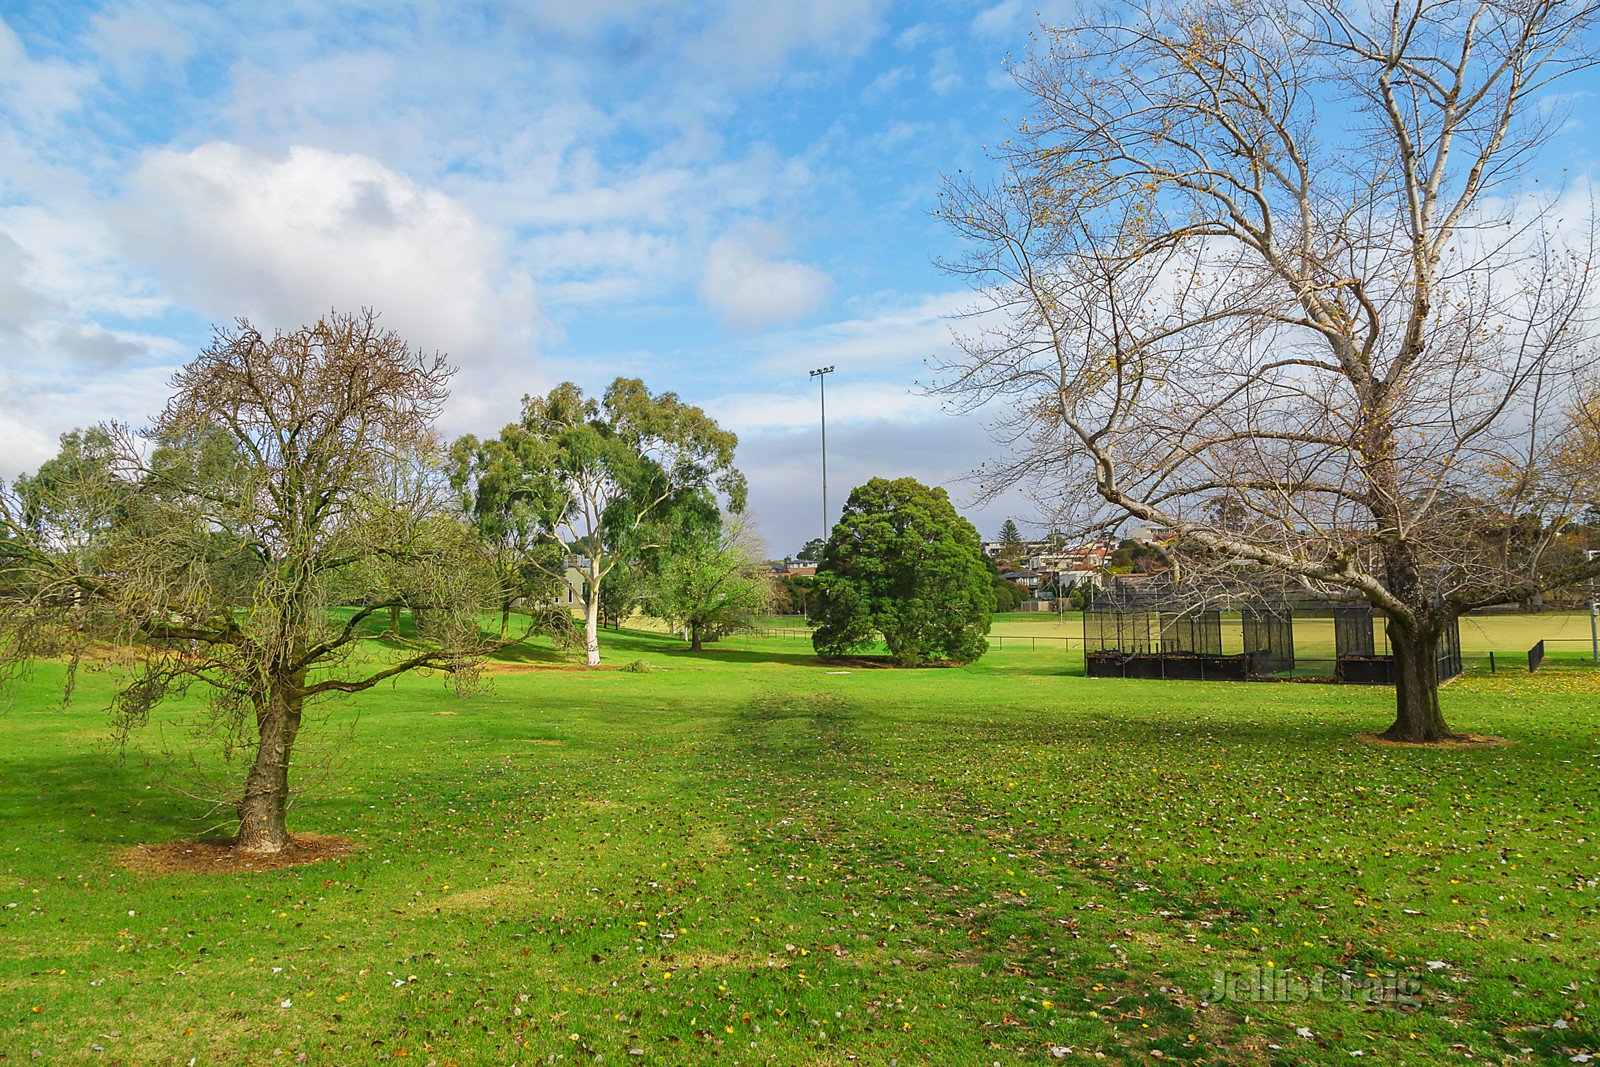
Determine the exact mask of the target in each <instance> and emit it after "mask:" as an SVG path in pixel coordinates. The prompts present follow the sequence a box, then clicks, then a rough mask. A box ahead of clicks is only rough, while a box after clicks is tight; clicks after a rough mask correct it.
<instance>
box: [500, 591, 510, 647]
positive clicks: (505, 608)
mask: <svg viewBox="0 0 1600 1067" xmlns="http://www.w3.org/2000/svg"><path fill="white" fill-rule="evenodd" d="M510 633H511V601H509V600H507V601H504V602H502V603H501V605H500V640H502V641H504V640H505V639H506V637H507V636H508V635H509V634H510Z"/></svg>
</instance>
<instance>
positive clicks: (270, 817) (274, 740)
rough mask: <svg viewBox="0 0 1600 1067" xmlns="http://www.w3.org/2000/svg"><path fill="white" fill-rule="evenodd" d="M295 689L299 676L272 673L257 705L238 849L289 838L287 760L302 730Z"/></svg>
mask: <svg viewBox="0 0 1600 1067" xmlns="http://www.w3.org/2000/svg"><path fill="white" fill-rule="evenodd" d="M298 689H299V684H298V682H297V681H290V680H281V679H274V680H273V682H272V683H271V688H270V690H269V691H268V693H267V698H266V700H265V701H263V702H262V703H261V704H260V706H259V707H258V708H257V710H256V723H257V727H258V729H259V731H260V741H259V743H258V744H257V746H256V758H255V763H254V764H252V765H251V767H250V774H249V776H248V777H247V778H246V779H245V787H244V799H243V800H241V801H240V802H239V840H238V848H239V849H240V851H243V852H278V851H280V850H282V849H283V848H284V847H285V846H286V845H288V844H289V827H288V822H287V818H286V817H287V815H288V811H289V760H290V757H291V756H292V754H293V752H294V741H295V737H296V735H297V734H299V732H300V714H301V704H302V698H301V697H299V696H298V695H296V692H295V691H296V690H298Z"/></svg>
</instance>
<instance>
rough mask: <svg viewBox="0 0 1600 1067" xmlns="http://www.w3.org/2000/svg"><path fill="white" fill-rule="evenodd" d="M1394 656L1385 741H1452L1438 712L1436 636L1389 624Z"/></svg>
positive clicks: (1442, 715) (1425, 630) (1448, 730)
mask: <svg viewBox="0 0 1600 1067" xmlns="http://www.w3.org/2000/svg"><path fill="white" fill-rule="evenodd" d="M1389 647H1390V650H1391V651H1392V652H1393V653H1394V700H1395V717H1394V725H1393V726H1391V727H1389V729H1388V730H1386V731H1385V732H1384V734H1383V738H1384V739H1385V740H1387V741H1411V742H1414V743H1418V744H1431V743H1433V742H1435V741H1444V740H1446V739H1448V738H1451V737H1454V736H1455V735H1454V734H1453V733H1451V731H1450V727H1449V725H1448V724H1447V723H1446V722H1445V721H1444V713H1443V712H1442V711H1440V709H1439V664H1438V650H1439V633H1438V631H1436V630H1433V629H1415V630H1414V629H1410V628H1408V627H1403V626H1399V625H1396V624H1395V623H1394V622H1390V624H1389Z"/></svg>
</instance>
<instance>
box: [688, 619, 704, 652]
mask: <svg viewBox="0 0 1600 1067" xmlns="http://www.w3.org/2000/svg"><path fill="white" fill-rule="evenodd" d="M689 651H691V652H703V651H705V646H704V644H702V642H701V637H700V624H699V623H697V622H691V623H690V624H689Z"/></svg>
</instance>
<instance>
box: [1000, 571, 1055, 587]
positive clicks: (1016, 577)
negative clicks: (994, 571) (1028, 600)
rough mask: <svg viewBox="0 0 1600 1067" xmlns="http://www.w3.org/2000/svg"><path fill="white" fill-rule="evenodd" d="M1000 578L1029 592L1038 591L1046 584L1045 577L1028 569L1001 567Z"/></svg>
mask: <svg viewBox="0 0 1600 1067" xmlns="http://www.w3.org/2000/svg"><path fill="white" fill-rule="evenodd" d="M1000 577H1002V578H1004V579H1005V580H1006V581H1008V582H1016V583H1017V584H1018V585H1020V586H1022V588H1024V589H1028V590H1033V589H1038V588H1039V586H1040V585H1041V584H1043V583H1044V575H1042V574H1040V573H1039V572H1038V571H1036V570H1032V569H1031V568H1028V567H1001V568H1000Z"/></svg>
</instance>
